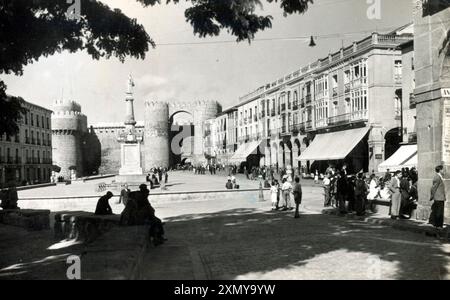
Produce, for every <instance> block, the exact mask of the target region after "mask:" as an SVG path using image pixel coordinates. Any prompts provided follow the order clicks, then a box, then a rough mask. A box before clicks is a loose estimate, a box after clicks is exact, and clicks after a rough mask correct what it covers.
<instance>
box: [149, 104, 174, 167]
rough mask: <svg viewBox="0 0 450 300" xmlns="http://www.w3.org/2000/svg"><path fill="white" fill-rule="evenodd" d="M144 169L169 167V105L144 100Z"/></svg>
mask: <svg viewBox="0 0 450 300" xmlns="http://www.w3.org/2000/svg"><path fill="white" fill-rule="evenodd" d="M144 147H145V158H144V159H145V169H146V171H148V170H150V169H151V168H155V167H169V151H170V147H169V105H168V104H167V103H165V102H158V101H146V102H145V135H144Z"/></svg>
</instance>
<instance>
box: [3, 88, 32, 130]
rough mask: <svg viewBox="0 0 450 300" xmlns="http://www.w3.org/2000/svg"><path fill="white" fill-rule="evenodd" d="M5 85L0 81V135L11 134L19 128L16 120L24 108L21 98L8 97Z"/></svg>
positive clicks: (20, 116)
mask: <svg viewBox="0 0 450 300" xmlns="http://www.w3.org/2000/svg"><path fill="white" fill-rule="evenodd" d="M5 90H6V86H5V84H4V83H3V82H2V81H0V136H2V135H3V134H5V133H6V134H7V135H9V136H12V135H13V134H15V133H17V131H18V130H19V126H18V122H19V121H20V119H21V118H22V114H24V113H25V112H26V110H25V109H24V108H23V107H22V105H21V102H22V101H23V99H21V98H17V97H8V96H7V95H6V92H5Z"/></svg>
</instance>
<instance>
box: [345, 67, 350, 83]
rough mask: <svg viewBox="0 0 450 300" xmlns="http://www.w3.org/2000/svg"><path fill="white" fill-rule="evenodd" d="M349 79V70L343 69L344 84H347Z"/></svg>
mask: <svg viewBox="0 0 450 300" xmlns="http://www.w3.org/2000/svg"><path fill="white" fill-rule="evenodd" d="M350 81H351V74H350V70H345V71H344V84H348V83H350Z"/></svg>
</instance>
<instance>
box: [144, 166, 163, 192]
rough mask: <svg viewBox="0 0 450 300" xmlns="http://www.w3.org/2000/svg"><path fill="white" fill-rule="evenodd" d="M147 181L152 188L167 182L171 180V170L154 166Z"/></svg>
mask: <svg viewBox="0 0 450 300" xmlns="http://www.w3.org/2000/svg"><path fill="white" fill-rule="evenodd" d="M146 181H147V182H148V183H149V184H150V188H151V189H152V188H153V187H154V186H156V185H160V184H162V183H164V184H167V182H168V181H169V170H168V169H167V168H161V167H158V168H153V169H151V170H150V173H148V174H147V177H146Z"/></svg>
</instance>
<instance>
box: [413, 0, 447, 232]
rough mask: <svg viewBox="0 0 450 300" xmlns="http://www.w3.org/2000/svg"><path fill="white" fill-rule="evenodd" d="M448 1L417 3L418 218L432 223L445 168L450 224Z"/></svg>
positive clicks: (415, 32) (415, 26) (415, 58)
mask: <svg viewBox="0 0 450 300" xmlns="http://www.w3.org/2000/svg"><path fill="white" fill-rule="evenodd" d="M444 2H445V1H419V0H414V56H415V57H414V65H415V66H414V67H415V79H416V89H415V90H414V95H415V100H416V104H417V105H416V110H417V123H416V124H417V147H418V168H417V169H418V172H419V182H418V193H419V206H418V210H417V217H418V218H419V219H424V220H425V219H428V217H429V214H430V205H431V201H430V188H431V185H432V180H433V177H434V175H435V171H434V168H435V167H436V166H437V165H440V164H442V165H443V166H444V169H445V175H444V183H445V189H446V193H447V202H446V203H445V222H446V223H449V222H450V203H449V201H448V199H449V198H450V56H449V55H450V49H449V38H448V36H449V34H450V24H449V23H448V22H443V21H442V20H449V19H450V9H449V4H448V2H447V3H444Z"/></svg>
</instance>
